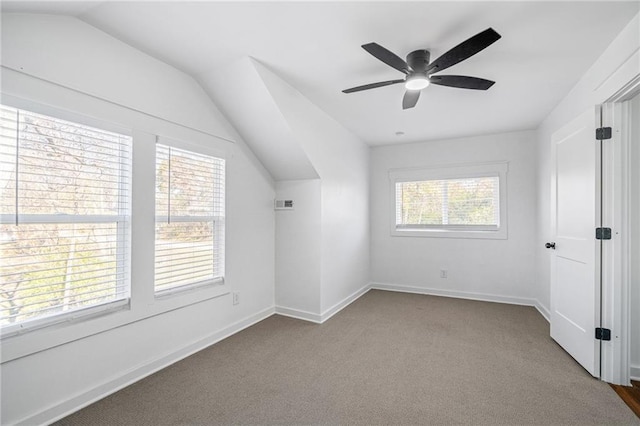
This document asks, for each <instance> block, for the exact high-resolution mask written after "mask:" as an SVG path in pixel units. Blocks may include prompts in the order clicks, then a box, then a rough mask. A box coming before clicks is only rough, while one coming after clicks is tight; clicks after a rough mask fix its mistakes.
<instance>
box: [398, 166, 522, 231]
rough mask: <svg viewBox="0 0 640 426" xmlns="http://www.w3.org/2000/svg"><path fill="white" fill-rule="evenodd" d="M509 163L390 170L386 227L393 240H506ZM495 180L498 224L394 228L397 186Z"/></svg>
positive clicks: (404, 226) (405, 226)
mask: <svg viewBox="0 0 640 426" xmlns="http://www.w3.org/2000/svg"><path fill="white" fill-rule="evenodd" d="M508 171H509V162H508V161H500V162H491V163H474V164H453V165H447V166H427V167H420V168H411V169H390V170H389V225H390V232H391V236H392V237H423V238H424V237H427V238H433V237H435V238H471V239H477V238H479V239H507V238H508V232H507V172H508ZM493 176H497V177H498V185H499V197H500V206H499V209H500V212H499V213H500V224H499V225H498V227H497V228H496V227H493V226H475V225H418V226H411V225H401V226H397V225H396V183H402V182H414V181H424V180H437V179H464V178H476V177H493Z"/></svg>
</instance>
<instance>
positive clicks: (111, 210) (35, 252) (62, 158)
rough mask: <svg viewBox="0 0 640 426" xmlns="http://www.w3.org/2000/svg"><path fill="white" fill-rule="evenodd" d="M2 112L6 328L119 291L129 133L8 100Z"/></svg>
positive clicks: (124, 267) (1, 252)
mask: <svg viewBox="0 0 640 426" xmlns="http://www.w3.org/2000/svg"><path fill="white" fill-rule="evenodd" d="M0 120H1V123H0V130H1V132H2V133H1V134H0V165H1V168H0V185H1V191H2V192H1V196H0V200H1V201H0V209H1V212H0V213H1V223H0V258H2V263H1V264H0V310H1V314H2V315H1V318H0V323H1V325H2V329H3V334H7V333H9V334H11V333H12V330H13V331H16V330H18V329H21V328H29V327H33V326H36V325H40V324H49V323H50V322H54V321H56V320H58V319H68V317H69V316H75V315H78V313H79V312H78V311H80V310H82V313H89V312H94V311H95V308H96V307H100V308H101V309H103V308H105V307H107V306H109V307H112V306H113V305H114V302H118V301H126V300H127V299H128V297H129V267H128V266H129V265H128V258H129V223H130V213H129V183H130V176H131V138H130V137H129V136H125V135H122V134H117V133H112V132H109V131H105V130H101V129H97V128H94V127H89V126H85V125H82V124H78V123H72V122H69V121H65V120H60V119H57V118H53V117H49V116H46V115H42V114H36V113H33V112H29V111H24V110H19V109H15V108H11V107H8V106H0ZM120 304H122V303H120ZM88 308H94V309H92V310H90V309H88Z"/></svg>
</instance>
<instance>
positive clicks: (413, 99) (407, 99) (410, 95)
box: [402, 90, 420, 109]
mask: <svg viewBox="0 0 640 426" xmlns="http://www.w3.org/2000/svg"><path fill="white" fill-rule="evenodd" d="M418 99H420V90H407V91H406V92H404V97H403V98H402V109H409V108H413V107H414V106H416V104H417V103H418Z"/></svg>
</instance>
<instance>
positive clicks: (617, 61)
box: [535, 14, 640, 309]
mask: <svg viewBox="0 0 640 426" xmlns="http://www.w3.org/2000/svg"><path fill="white" fill-rule="evenodd" d="M638 34H640V14H639V15H636V16H635V18H633V20H632V21H631V22H630V23H629V24H628V25H627V26H626V27H625V28H624V29H623V30H622V31H621V32H620V34H619V35H618V36H617V37H616V38H615V40H614V41H613V42H612V43H611V45H609V47H608V48H607V49H606V50H605V52H604V53H603V54H602V55H601V56H600V58H598V60H597V61H596V62H595V63H594V64H593V66H592V67H591V68H590V69H589V70H588V71H587V72H586V73H585V75H584V76H583V77H582V78H581V79H580V80H579V81H578V83H577V84H576V85H575V86H574V88H573V89H572V90H571V92H570V93H569V94H568V95H567V96H566V97H565V98H564V99H563V100H562V101H561V102H560V103H559V104H558V106H557V107H556V108H555V109H554V110H553V111H552V112H551V114H549V116H548V117H547V118H546V119H545V120H544V121H543V122H542V123H541V124H540V126H539V127H538V129H537V136H536V146H537V154H536V155H537V162H538V172H537V175H538V177H537V181H538V185H537V192H538V195H537V202H536V207H537V208H536V213H537V214H536V217H537V225H536V229H537V232H536V235H535V239H536V241H535V258H536V271H535V272H536V285H537V294H536V298H537V299H538V300H539V301H540V303H542V305H543V306H545V307H546V308H547V309H548V308H549V306H550V300H549V298H550V278H549V251H548V250H546V249H545V248H544V243H545V242H547V241H550V237H551V225H550V223H551V222H550V221H551V207H550V197H551V180H550V178H551V169H550V167H551V135H552V134H553V133H554V132H555V131H556V130H558V129H559V128H560V127H562V126H563V125H564V124H566V123H568V122H569V121H571V120H572V119H574V118H575V117H577V116H578V115H580V114H581V113H583V112H585V111H586V110H587V109H589V108H594V106H595V105H598V104H600V103H602V102H604V101H605V100H607V99H608V98H609V97H611V96H612V95H613V94H614V93H616V92H617V91H618V90H619V89H621V88H622V87H623V86H624V85H625V84H627V83H628V82H629V81H631V79H633V78H634V77H635V75H637V74H638V72H639V71H640V50H639V49H640V37H638Z"/></svg>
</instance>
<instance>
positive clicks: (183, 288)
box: [152, 136, 227, 300]
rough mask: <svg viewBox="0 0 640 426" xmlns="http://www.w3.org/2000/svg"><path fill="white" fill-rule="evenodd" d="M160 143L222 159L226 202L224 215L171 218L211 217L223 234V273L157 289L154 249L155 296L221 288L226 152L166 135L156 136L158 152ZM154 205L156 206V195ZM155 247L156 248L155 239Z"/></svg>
mask: <svg viewBox="0 0 640 426" xmlns="http://www.w3.org/2000/svg"><path fill="white" fill-rule="evenodd" d="M158 145H164V146H168V147H170V148H176V149H179V150H182V151H187V152H192V153H194V154H198V155H204V156H208V157H213V158H216V159H218V160H222V161H223V162H224V174H225V175H224V189H223V194H222V196H223V202H224V209H223V215H222V216H172V217H171V220H172V221H173V222H176V221H177V222H192V221H198V220H201V219H203V218H206V219H210V220H211V222H212V224H213V228H214V230H215V231H214V235H215V234H219V235H222V243H220V242H218V243H217V244H216V246H215V247H214V251H215V250H220V244H222V253H223V265H222V275H221V276H216V277H213V278H211V279H206V280H202V281H197V282H193V283H190V284H184V285H180V286H175V287H169V288H165V289H160V290H157V289H156V282H155V251H154V279H153V282H152V285H153V294H154V298H155V299H156V300H166V299H169V298H172V297H174V296H179V295H181V294H185V293H190V292H194V291H197V290H202V289H206V288H212V287H213V288H215V287H219V288H224V285H225V274H226V255H225V248H226V238H225V235H226V194H227V191H226V180H227V176H226V173H227V172H226V171H227V158H226V155H224V152H222V151H221V150H218V149H215V148H212V147H203V146H199V145H196V144H193V143H189V142H185V141H182V140H177V139H173V138H167V137H165V136H156V143H155V148H154V151H155V153H156V154H157V152H158V150H157V147H158ZM155 162H156V161H155V159H154V164H155ZM155 178H156V179H157V175H155ZM153 202H154V206H155V202H156V200H155V196H154V201H153ZM167 217H168V216H167V215H166V214H164V213H163V214H157V212H156V214H155V216H154V224H155V223H157V222H158V221H159V220H162V221H165V220H166V219H167ZM153 243H154V248H155V239H154V242H153Z"/></svg>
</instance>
